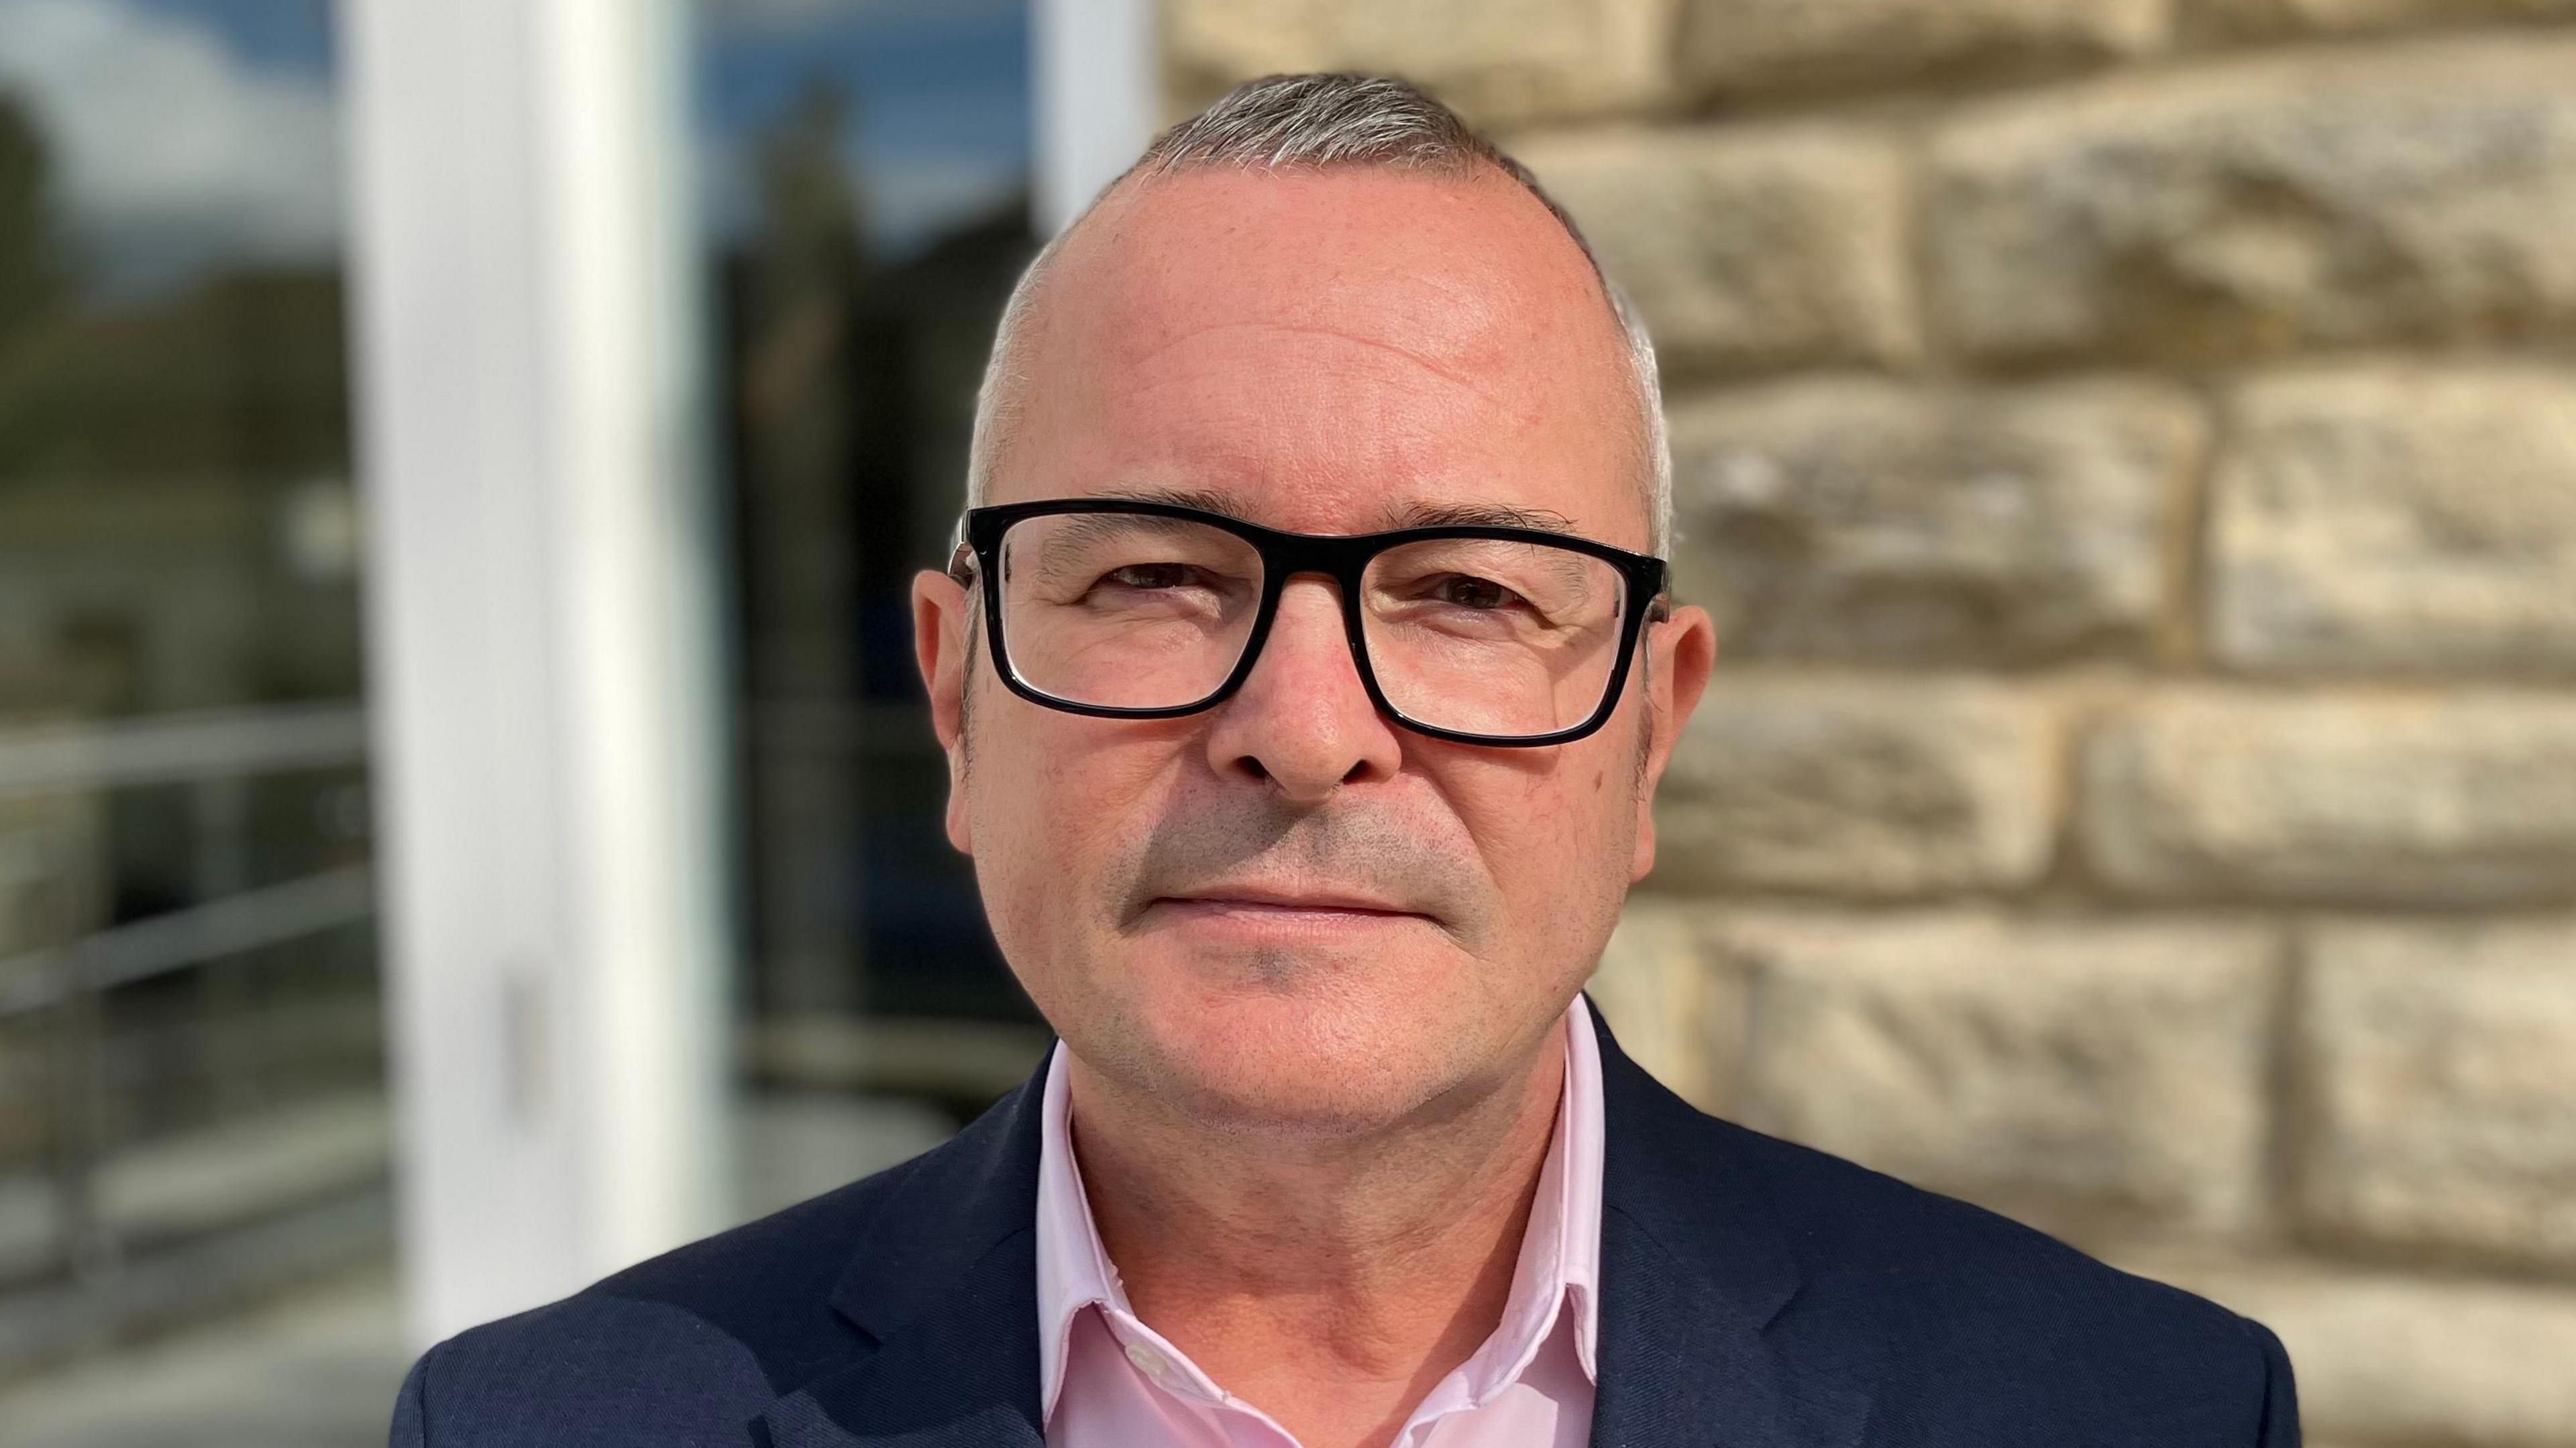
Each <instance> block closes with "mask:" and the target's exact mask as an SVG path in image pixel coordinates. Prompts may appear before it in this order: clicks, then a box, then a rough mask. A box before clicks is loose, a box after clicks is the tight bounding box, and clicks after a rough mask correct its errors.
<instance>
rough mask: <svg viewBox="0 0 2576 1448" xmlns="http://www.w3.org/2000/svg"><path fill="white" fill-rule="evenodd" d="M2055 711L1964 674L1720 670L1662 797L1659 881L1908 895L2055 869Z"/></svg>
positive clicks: (2016, 880) (1999, 884)
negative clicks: (1890, 676)
mask: <svg viewBox="0 0 2576 1448" xmlns="http://www.w3.org/2000/svg"><path fill="white" fill-rule="evenodd" d="M2057 775H2058V749H2057V734H2056V720H2055V715H2054V712H2053V710H2052V708H2051V706H2050V704H2049V702H2048V701H2047V700H2045V699H2043V698H2040V697H2037V696H2033V695H2028V694H2024V693H2021V692H2017V691H2014V690H2010V689H2006V688H2001V687H1997V686H1994V685H1990V684H1984V683H1976V682H1970V681H1965V680H1954V679H1914V680H1883V681H1870V680H1857V679H1854V680H1837V679H1806V678H1797V677H1769V676H1762V675H1751V674H1724V673H1721V674H1720V675H1719V676H1718V678H1717V679H1716V680H1715V681H1714V682H1713V683H1712V684H1711V686H1710V688H1709V691H1708V693H1707V695H1706V696H1704V697H1703V698H1702V699H1701V700H1700V705H1699V710H1698V712H1697V713H1696V714H1695V715H1693V716H1692V718H1691V722H1690V724H1689V726H1688V728H1687V729H1686V730H1685V731H1684V733H1683V736H1682V740H1681V744H1680V746H1679V748H1677V749H1676V750H1675V751H1674V756H1673V760H1672V764H1671V767H1670V769H1669V770H1668V771H1667V772H1666V774H1665V776H1664V781H1663V786H1662V789H1661V792H1660V794H1659V796H1658V800H1657V806H1656V814H1655V820H1656V833H1657V850H1656V861H1657V863H1656V868H1655V873H1654V876H1653V877H1652V880H1651V884H1652V885H1653V886H1654V887H1655V888H1657V889H1660V890H1690V889H1701V890H1708V889H1718V890H1743V889H1751V890H1792V891H1816V892H1826V893H1834V894H1844V895H1854V896H1880V897H1887V896H1907V895H1919V894H1925V893H1930V892H1937V891H1946V890H1964V889H2009V888H2013V887H2017V886H2022V885H2028V884H2031V883H2033V882H2035V881H2037V880H2038V879H2039V878H2040V877H2041V876H2043V875H2045V874H2046V873H2047V871H2048V867H2049V862H2050V857H2051V845H2052V841H2053V838H2054V835H2055V829H2056V818H2057V803H2058V793H2059V791H2058V788H2057Z"/></svg>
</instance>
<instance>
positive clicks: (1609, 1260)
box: [1592, 1010, 1870, 1448]
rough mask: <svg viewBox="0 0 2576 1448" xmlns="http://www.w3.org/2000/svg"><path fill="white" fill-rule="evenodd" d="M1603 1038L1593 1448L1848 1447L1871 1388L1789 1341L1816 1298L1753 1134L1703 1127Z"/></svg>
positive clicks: (1832, 1360)
mask: <svg viewBox="0 0 2576 1448" xmlns="http://www.w3.org/2000/svg"><path fill="white" fill-rule="evenodd" d="M1593 1019H1594V1021H1595V1023H1596V1024H1597V1025H1599V1026H1600V1035H1601V1087H1602V1099H1603V1107H1604V1116H1605V1120H1606V1123H1607V1127H1608V1131H1607V1133H1606V1134H1607V1137H1608V1140H1607V1143H1606V1148H1605V1150H1604V1153H1603V1160H1602V1197H1603V1202H1604V1211H1603V1213H1602V1220H1601V1279H1602V1287H1601V1383H1600V1388H1599V1391H1598V1394H1597V1396H1596V1397H1595V1399H1594V1402H1593V1414H1592V1445H1593V1448H1711V1445H1715V1444H1724V1445H1726V1448H1846V1445H1849V1444H1851V1443H1854V1442H1856V1441H1858V1439H1859V1436H1860V1434H1861V1431H1862V1429H1863V1427H1864V1426H1865V1424H1866V1420H1867V1417H1868V1411H1869V1403H1870V1391H1869V1386H1868V1377H1867V1376H1866V1374H1865V1373H1864V1372H1863V1371H1861V1370H1859V1369H1857V1368H1856V1367H1855V1366H1853V1365H1851V1364H1850V1363H1849V1362H1848V1360H1847V1355H1846V1354H1833V1355H1825V1354H1819V1353H1813V1352H1800V1351H1798V1350H1797V1348H1796V1345H1795V1344H1794V1343H1793V1342H1791V1341H1789V1340H1787V1339H1788V1337H1789V1334H1788V1333H1786V1332H1784V1331H1783V1330H1782V1329H1783V1328H1784V1327H1786V1325H1787V1324H1788V1323H1789V1322H1790V1321H1792V1320H1793V1319H1794V1316H1795V1314H1794V1313H1792V1312H1791V1305H1792V1303H1793V1302H1794V1301H1795V1299H1796V1298H1797V1297H1798V1295H1799V1292H1800V1289H1801V1287H1802V1286H1803V1285H1804V1275H1803V1273H1802V1271H1801V1268H1800V1265H1799V1260H1798V1256H1797V1254H1796V1252H1795V1251H1794V1250H1793V1247H1792V1244H1791V1242H1790V1239H1789V1237H1788V1235H1787V1233H1786V1232H1785V1230H1784V1229H1783V1225H1782V1224H1783V1218H1784V1214H1783V1210H1782V1207H1781V1205H1780V1204H1779V1203H1778V1202H1776V1201H1774V1200H1772V1199H1771V1198H1770V1196H1769V1195H1768V1193H1767V1192H1766V1191H1765V1189H1764V1178H1765V1176H1766V1175H1767V1173H1766V1172H1765V1171H1764V1166H1765V1163H1763V1162H1760V1161H1757V1160H1753V1159H1752V1155H1753V1154H1752V1153H1749V1152H1747V1151H1745V1150H1743V1149H1742V1148H1743V1147H1744V1146H1745V1144H1747V1143H1748V1142H1750V1141H1752V1140H1754V1139H1755V1138H1753V1137H1752V1136H1751V1135H1750V1133H1747V1132H1745V1131H1744V1130H1743V1129H1741V1128H1739V1127H1735V1126H1732V1125H1729V1124H1727V1123H1725V1122H1719V1121H1712V1120H1710V1119H1709V1118H1707V1117H1705V1116H1703V1115H1701V1114H1700V1113H1699V1112H1698V1111H1697V1110H1696V1109H1695V1108H1693V1107H1692V1106H1690V1105H1689V1104H1688V1103H1686V1102H1684V1101H1683V1100H1682V1099H1681V1098H1680V1097H1678V1096H1675V1095H1674V1094H1673V1093H1672V1092H1670V1091H1668V1090H1666V1089H1665V1088H1664V1087H1663V1085H1662V1084H1661V1083H1659V1082H1657V1081H1656V1080H1655V1079H1654V1078H1653V1077H1651V1076H1649V1075H1647V1074H1646V1072H1645V1070H1644V1069H1643V1068H1642V1067H1640V1066H1638V1065H1637V1063H1636V1062H1634V1061H1631V1060H1630V1059H1628V1056H1627V1053H1626V1052H1624V1051H1621V1050H1620V1049H1619V1047H1618V1043H1617V1042H1616V1041H1615V1040H1613V1039H1612V1037H1611V1035H1610V1029H1609V1026H1608V1025H1607V1024H1606V1023H1603V1022H1601V1021H1600V1013H1599V1011H1598V1010H1595V1011H1594V1013H1593Z"/></svg>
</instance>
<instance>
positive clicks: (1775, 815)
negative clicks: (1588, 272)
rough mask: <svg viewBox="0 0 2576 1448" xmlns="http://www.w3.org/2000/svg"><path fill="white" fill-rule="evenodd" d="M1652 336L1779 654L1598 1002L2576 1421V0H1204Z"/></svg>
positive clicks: (1874, 1137) (1705, 593) (2362, 1382)
mask: <svg viewBox="0 0 2576 1448" xmlns="http://www.w3.org/2000/svg"><path fill="white" fill-rule="evenodd" d="M1163 34H1164V44H1165V50H1166V58H1167V77H1168V81H1169V91H1170V101H1171V104H1172V107H1173V109H1174V110H1175V111H1176V112H1178V111H1185V110H1187V109H1189V108H1192V107H1194V106H1195V105H1197V104H1199V103H1201V102H1203V101H1205V100H1206V99H1207V98H1209V97H1210V96H1211V95H1213V94H1214V93H1215V92H1216V91H1217V90H1219V89H1221V88H1222V87H1223V86H1225V85H1227V84H1230V83H1232V82H1233V81H1235V80H1237V79H1241V78H1243V77H1245V76H1248V75H1252V74H1258V73H1260V72H1263V71H1268V70H1280V69H1304V68H1314V67H1350V68H1361V69H1376V70H1391V71H1396V72H1399V73H1404V74H1408V75H1411V76H1413V77H1414V78H1416V79H1419V80H1421V81H1424V82H1426V83H1428V84H1430V85H1432V86H1433V87H1435V88H1436V89H1438V90H1439V91H1441V92H1442V93H1443V94H1444V95H1446V96H1447V97H1448V98H1450V99H1451V100H1452V101H1453V102H1455V103H1457V104H1459V105H1460V106H1461V107H1462V108H1463V109H1465V110H1467V111H1468V112H1469V113H1470V114H1471V115H1473V116H1474V117H1475V118H1477V119H1479V120H1481V121H1483V122H1485V123H1487V124H1489V125H1491V126H1493V127H1495V128H1497V129H1498V131H1499V132H1500V133H1501V134H1502V135H1503V136H1504V138H1505V139H1506V141H1507V143H1508V144H1509V145H1510V146H1511V147H1512V148H1513V149H1514V150H1515V151H1516V152H1517V153H1519V154H1520V155H1521V156H1522V157H1523V158H1524V159H1526V160H1527V161H1529V162H1530V163H1531V164H1532V165H1533V166H1534V167H1535V168H1536V169H1537V171H1538V172H1539V174H1540V175H1541V176H1542V178H1543V179H1544V180H1545V181H1546V182H1547V183H1548V184H1549V185H1550V186H1551V187H1552V188H1553V189H1554V190H1555V191H1556V193H1557V194H1558V195H1559V196H1560V197H1561V198H1563V199H1564V200H1565V201H1566V203H1567V204H1568V205H1569V207H1570V208H1571V209H1572V210H1573V211H1574V212H1575V214H1576V215H1577V217H1578V218H1579V219H1580V220H1581V222H1582V223H1583V225H1584V226H1585V228H1586V229H1587V231H1588V232H1589V233H1590V234H1591V236H1592V237H1593V238H1594V239H1595V241H1596V243H1597V245H1598V247H1599V250H1600V252H1601V254H1602V256H1603V258H1604V260H1605V262H1606V264H1607V266H1608V267H1609V269H1610V270H1611V271H1612V272H1613V273H1614V274H1615V275H1617V276H1618V277H1619V278H1620V279H1621V280H1622V281H1623V283H1624V284H1625V285H1626V286H1627V287H1628V288H1629V289H1630V290H1631V291H1632V292H1633V294H1634V295H1635V296H1636V298H1637V300H1638V302H1639V304H1640V306H1641V307H1642V309H1643V310H1644V312H1645V314H1646V315H1647V317H1648V318H1649V320H1650V321H1651V322H1652V324H1653V326H1654V329H1655V331H1656V334H1657V336H1658V338H1659V340H1660V342H1661V345H1662V348H1663V354H1664V357H1665V362H1666V369H1667V377H1668V380H1669V393H1670V399H1671V405H1672V411H1673V425H1674V438H1675V444H1676V453H1677V461H1678V465H1679V483H1678V501H1679V516H1680V527H1681V533H1682V539H1681V542H1680V544H1679V551H1678V555H1677V558H1676V562H1677V565H1678V575H1679V579H1680V587H1681V589H1682V591H1683V592H1684V594H1685V595H1687V596H1688V597H1690V598H1692V599H1695V600H1697V601H1701V602H1704V603H1706V604H1707V605H1708V606H1709V607H1711V608H1712V609H1713V610H1714V611H1715V612H1716V614H1717V615H1718V617H1719V619H1720V623H1721V627H1722V629H1723V632H1724V659H1723V661H1722V669H1723V672H1722V673H1721V675H1720V677H1719V679H1718V681H1717V683H1716V684H1715V686H1714V687H1713V688H1712V690H1711V692H1710V695H1709V697H1708V699H1707V701H1706V703H1705V704H1704V705H1703V706H1702V707H1701V710H1700V713H1699V716H1698V717H1697V719H1696V720H1695V721H1694V722H1693V724H1692V726H1691V729H1690V732H1689V737H1688V740H1687V742H1686V744H1685V746H1684V748H1683V751H1682V755H1681V757H1680V759H1679V760H1678V761H1677V762H1676V765H1675V768H1674V772H1673V776H1672V779H1671V781H1670V783H1669V785H1668V788H1667V792H1666V795H1665V798H1664V800H1663V802H1662V806H1661V808H1662V814H1661V820H1662V828H1663V831H1664V842H1665V844H1664V853H1663V864H1662V866H1661V868H1660V869H1659V871H1658V872H1657V874H1656V876H1655V877H1654V878H1653V879H1652V880H1651V881H1650V882H1648V885H1647V886H1646V888H1644V889H1643V890H1641V891H1640V892H1639V894H1638V895H1637V897H1636V899H1635V901H1634V903H1633V905H1632V908H1631V910H1630V912H1629V917H1628V919H1627V921H1626V923H1625V925H1624V926H1623V928H1622V930H1621V933H1620V936H1619V939H1618V940H1617V941H1616V942H1615V944H1614V947H1613V949H1612V951H1611V953H1610V956H1609V958H1608V959H1607V960H1606V961H1605V963H1604V966H1603V970H1602V972H1601V975H1600V976H1599V977H1598V979H1597V981H1596V991H1597V993H1598V995H1599V996H1600V998H1601V999H1602V1001H1603V1003H1604V1006H1605V1009H1607V1010H1608V1011H1609V1012H1610V1014H1611V1016H1612V1018H1613V1020H1614V1023H1615V1024H1617V1025H1618V1026H1619V1027H1620V1029H1621V1031H1622V1037H1623V1040H1626V1041H1627V1042H1628V1043H1629V1044H1630V1045H1631V1046H1632V1047H1633V1048H1634V1049H1635V1050H1636V1052H1637V1053H1638V1054H1639V1055H1640V1056H1641V1057H1642V1058H1643V1059H1645V1060H1646V1061H1647V1062H1648V1063H1649V1064H1650V1065H1651V1066H1653V1067H1654V1068H1655V1069H1656V1070H1657V1071H1658V1072H1659V1073H1660V1074H1662V1075H1663V1076H1664V1077H1665V1078H1666V1079H1667V1080H1669V1081H1671V1082H1672V1083H1674V1084H1675V1085H1676V1086H1678V1087H1680V1088H1681V1089H1683V1090H1684V1091H1686V1092H1687V1093H1688V1094H1690V1095H1691V1096H1692V1097H1694V1098H1695V1099H1697V1100H1699V1101H1700V1102H1702V1103H1704V1104H1705V1105H1707V1106H1709V1107H1711V1108H1713V1109H1716V1110H1719V1111H1721V1112H1725V1113H1728V1114H1731V1115H1734V1116H1736V1117H1738V1118H1740V1119H1743V1120H1746V1121H1748V1122H1751V1123H1753V1124H1755V1125H1758V1126H1762V1127H1764V1128H1767V1129H1771V1130H1774V1131H1778V1132H1782V1133H1784V1134H1787V1135H1790V1136H1793V1137H1797V1138H1800V1139H1802V1140H1806V1141H1810V1142H1813V1143H1815V1144H1818V1145H1820V1146H1823V1147H1826V1148H1828V1149H1831V1150H1834V1151H1837V1152H1841V1153H1844V1154H1847V1155H1850V1156H1853V1157H1857V1158H1859V1159H1860V1160H1863V1161H1865V1162H1869V1163H1871V1164H1874V1165H1877V1166H1879V1167H1882V1168H1884V1169H1886V1170H1889V1171H1893V1172H1896V1173H1898V1174H1900V1175H1903V1176H1906V1177H1908V1178H1910V1179H1913V1180H1916V1181H1920V1182H1923V1183H1925V1184H1928V1185H1931V1186H1934V1187H1938V1188H1940V1189H1943V1190H1946V1191H1951V1192H1955V1193H1959V1194H1962V1195H1965V1196H1968V1197H1971V1198H1974V1199H1977V1200H1979V1201H1983V1202H1986V1203H1988V1204H1990V1205H1993V1206H1995V1207H1997V1208H1999V1209H2001V1210H2004V1211H2007V1212H2011V1213H2013V1214H2015V1215H2017V1216H2020V1217H2022V1218H2024V1219H2025V1220H2029V1221H2032V1222H2035V1223H2038V1224H2040V1225H2042V1226H2045V1227H2047V1228H2048V1229H2050V1230H2052V1231H2056V1232H2058V1233H2060V1234H2062V1235H2065V1236H2068V1237H2070V1238H2072V1239H2074V1240H2076V1241H2078V1242H2080V1243H2082V1244H2084V1245H2086V1246H2087V1247H2090V1248H2092V1249H2094V1250H2096V1251H2098V1252H2101V1253H2103V1254H2105V1255H2108V1256H2110V1257H2112V1258H2113V1259H2115V1260H2118V1261H2121V1262H2123V1263H2125V1264H2128V1265H2131V1266H2133V1267H2135V1268H2137V1269H2138V1270H2141V1271H2146V1272H2149V1273H2152V1274H2155V1275H2160V1276H2164V1277H2167V1278H2169V1279H2171V1280H2174V1281H2177V1282H2181V1283H2184V1284H2186V1285H2189V1286H2191V1287H2193V1288H2195V1289H2196V1290H2200V1291H2203V1292H2206V1293H2209V1294H2211V1295H2213V1296H2215V1297H2217V1298H2219V1299H2220V1300H2222V1301H2225V1302H2228V1303H2231V1304H2233V1305H2235V1306H2238V1307H2239V1308H2241V1309H2243V1310H2245V1311H2248V1312H2251V1313H2254V1314H2256V1315H2259V1316H2261V1317H2262V1318H2264V1319H2265V1320H2266V1321H2268V1322H2270V1323H2271V1324H2272V1325H2273V1326H2274V1327H2276V1328H2277V1329H2278V1330H2279V1331H2280V1332H2281V1334H2282V1336H2283V1337H2284V1338H2285V1339H2286V1340H2287V1342H2288V1344H2289V1346H2290V1349H2291V1352H2292V1354H2293V1357H2294V1358H2295V1360H2296V1362H2297V1365H2298V1368H2299V1371H2300V1373H2301V1377H2302V1382H2303V1386H2304V1392H2305V1398H2306V1403H2307V1410H2308V1421H2309V1428H2310V1434H2311V1437H2312V1439H2313V1440H2314V1441H2317V1442H2320V1443H2325V1444H2341V1445H2362V1444H2376V1445H2388V1448H2398V1445H2427V1448H2429V1445H2436V1444H2440V1445H2498V1448H2505V1445H2513V1448H2542V1445H2576V0H1472V3H1471V0H1406V3H1403V4H1388V3H1383V0H1280V3H1261V4H1244V3H1239V0H1165V25H1164V32H1163Z"/></svg>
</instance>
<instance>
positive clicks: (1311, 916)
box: [1146, 888, 1431, 924]
mask: <svg viewBox="0 0 2576 1448" xmlns="http://www.w3.org/2000/svg"><path fill="white" fill-rule="evenodd" d="M1146 910H1147V911H1148V913H1163V914H1172V915H1178V916H1182V917H1184V918H1193V917H1194V918H1211V919H1234V920H1241V921H1246V922H1258V921H1265V920H1267V921H1277V922H1280V923H1283V924H1286V923H1297V922H1312V923H1315V924H1328V923H1334V922H1349V923H1353V924H1360V923H1369V922H1377V921H1388V922H1392V921H1401V920H1421V921H1430V919H1431V917H1430V916H1428V915H1425V914H1424V913H1422V912H1421V911H1419V910H1407V909H1405V908H1404V907H1402V906H1400V905H1397V904H1394V903H1392V902H1390V901H1386V900H1381V899H1376V898H1373V897H1369V896H1363V895H1342V894H1332V893H1317V894H1308V893H1304V892H1287V891H1272V890H1262V889H1248V888H1247V889H1221V890H1206V891H1199V892H1195V893H1192V894H1188V895H1161V896H1157V897H1155V898H1154V899H1153V900H1152V901H1150V902H1149V903H1148V904H1147V905H1146Z"/></svg>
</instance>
